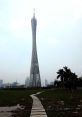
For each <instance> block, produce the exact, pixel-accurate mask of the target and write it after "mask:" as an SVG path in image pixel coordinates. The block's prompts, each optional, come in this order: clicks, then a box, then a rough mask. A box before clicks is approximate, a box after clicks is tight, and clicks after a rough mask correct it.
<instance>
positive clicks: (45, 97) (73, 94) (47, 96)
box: [38, 89, 82, 117]
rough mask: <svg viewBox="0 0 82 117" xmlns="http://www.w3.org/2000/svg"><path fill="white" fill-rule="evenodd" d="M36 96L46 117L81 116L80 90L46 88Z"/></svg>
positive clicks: (81, 92)
mask: <svg viewBox="0 0 82 117" xmlns="http://www.w3.org/2000/svg"><path fill="white" fill-rule="evenodd" d="M38 97H39V98H40V100H41V102H42V104H43V106H44V108H45V110H46V112H47V115H48V117H82V90H75V91H69V90H65V89H51V90H50V89H47V90H46V91H45V92H43V93H41V94H40V95H38Z"/></svg>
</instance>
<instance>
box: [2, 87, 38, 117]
mask: <svg viewBox="0 0 82 117" xmlns="http://www.w3.org/2000/svg"><path fill="white" fill-rule="evenodd" d="M38 91H39V89H38V90H37V89H35V90H34V89H0V107H1V106H14V105H17V104H20V105H21V106H23V107H24V109H23V110H16V111H14V112H13V117H26V116H27V117H29V116H30V112H31V107H32V99H31V97H30V95H31V94H34V93H36V92H38Z"/></svg>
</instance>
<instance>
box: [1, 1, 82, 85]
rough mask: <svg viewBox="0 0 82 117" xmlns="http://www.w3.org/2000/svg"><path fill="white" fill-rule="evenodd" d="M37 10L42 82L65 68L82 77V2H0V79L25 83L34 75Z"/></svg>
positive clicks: (54, 76) (52, 77)
mask: <svg viewBox="0 0 82 117" xmlns="http://www.w3.org/2000/svg"><path fill="white" fill-rule="evenodd" d="M33 8H35V12H36V13H35V14H36V18H37V52H38V60H39V67H40V74H41V79H42V81H44V79H45V78H46V79H48V81H50V80H51V81H53V80H54V79H55V78H56V76H57V74H56V72H57V70H58V69H59V68H62V67H63V66H65V65H67V66H68V67H69V68H71V70H72V71H73V72H76V74H77V75H78V76H81V75H82V0H0V79H3V80H4V82H12V81H16V80H17V81H18V82H20V83H24V82H25V79H26V77H27V76H29V74H30V65H31V54H32V32H31V18H32V16H33Z"/></svg>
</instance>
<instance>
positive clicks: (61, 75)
mask: <svg viewBox="0 0 82 117" xmlns="http://www.w3.org/2000/svg"><path fill="white" fill-rule="evenodd" d="M57 74H58V76H57V79H59V78H60V80H61V82H63V81H64V70H63V69H59V70H58V72H57Z"/></svg>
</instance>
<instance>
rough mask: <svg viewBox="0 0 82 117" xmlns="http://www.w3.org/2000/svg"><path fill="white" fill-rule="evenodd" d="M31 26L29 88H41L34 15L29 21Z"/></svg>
mask: <svg viewBox="0 0 82 117" xmlns="http://www.w3.org/2000/svg"><path fill="white" fill-rule="evenodd" d="M31 26H32V58H31V69H30V87H41V79H40V71H39V64H38V56H37V46H36V26H37V20H36V18H35V13H34V14H33V18H32V19H31Z"/></svg>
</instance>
